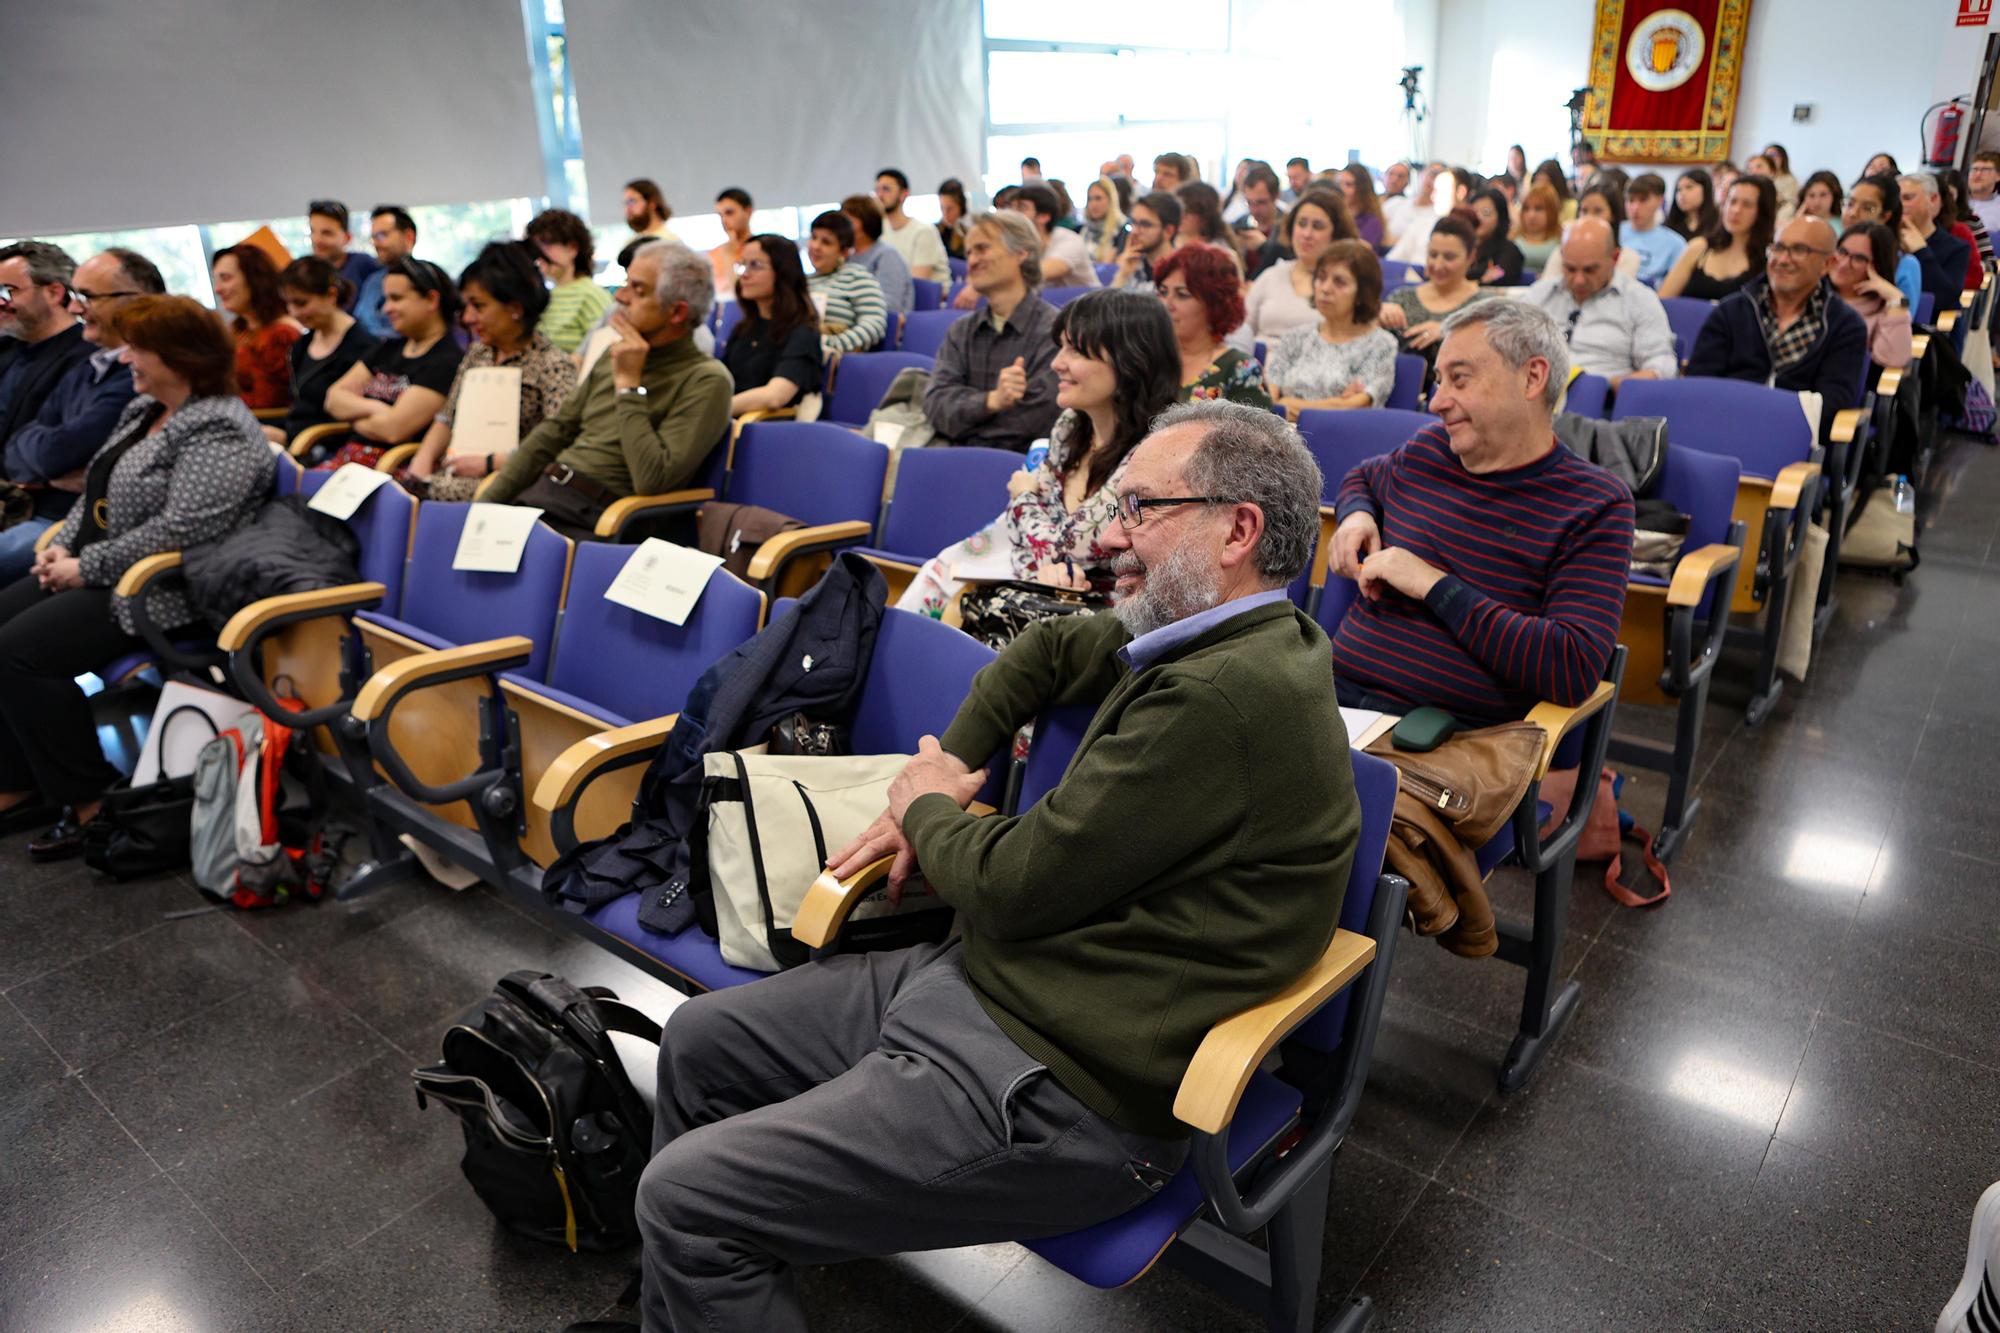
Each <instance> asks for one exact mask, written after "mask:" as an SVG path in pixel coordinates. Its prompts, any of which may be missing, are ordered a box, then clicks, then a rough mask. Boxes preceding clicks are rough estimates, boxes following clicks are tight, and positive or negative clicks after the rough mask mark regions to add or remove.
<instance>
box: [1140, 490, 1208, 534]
mask: <svg viewBox="0 0 2000 1333" xmlns="http://www.w3.org/2000/svg"><path fill="white" fill-rule="evenodd" d="M1235 503H1236V497H1235V496H1233V495H1162V496H1159V497H1157V498H1149V497H1142V496H1138V495H1134V494H1133V493H1132V492H1130V491H1126V492H1123V493H1122V494H1120V495H1119V497H1118V524H1119V526H1120V527H1123V528H1125V529H1127V530H1128V531H1129V530H1130V529H1132V528H1136V527H1138V526H1139V525H1140V524H1141V523H1144V522H1145V521H1146V511H1147V510H1148V509H1165V508H1168V507H1170V506H1173V505H1232V504H1235Z"/></svg>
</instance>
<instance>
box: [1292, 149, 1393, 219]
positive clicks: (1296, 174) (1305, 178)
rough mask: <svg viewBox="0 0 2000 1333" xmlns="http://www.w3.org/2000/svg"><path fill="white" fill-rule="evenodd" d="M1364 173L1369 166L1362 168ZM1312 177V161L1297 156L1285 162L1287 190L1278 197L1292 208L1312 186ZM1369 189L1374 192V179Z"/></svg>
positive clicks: (1370, 182) (1369, 183)
mask: <svg viewBox="0 0 2000 1333" xmlns="http://www.w3.org/2000/svg"><path fill="white" fill-rule="evenodd" d="M1362 174H1364V175H1366V174H1367V168H1365V167H1364V168H1362ZM1312 178H1313V169H1312V163H1311V162H1310V161H1308V160H1307V159H1305V158H1303V157H1295V158H1292V159H1290V160H1289V161H1287V162H1286V163H1285V192H1284V193H1283V194H1282V195H1280V196H1278V197H1279V200H1280V201H1281V202H1282V203H1283V204H1284V205H1285V207H1286V208H1290V207H1291V206H1292V205H1293V204H1295V203H1297V202H1298V201H1299V196H1300V195H1302V194H1304V193H1305V192H1306V191H1307V190H1308V189H1309V188H1311V186H1312ZM1368 189H1369V191H1370V192H1371V193H1373V191H1374V189H1375V182H1374V181H1372V180H1371V181H1369V182H1368Z"/></svg>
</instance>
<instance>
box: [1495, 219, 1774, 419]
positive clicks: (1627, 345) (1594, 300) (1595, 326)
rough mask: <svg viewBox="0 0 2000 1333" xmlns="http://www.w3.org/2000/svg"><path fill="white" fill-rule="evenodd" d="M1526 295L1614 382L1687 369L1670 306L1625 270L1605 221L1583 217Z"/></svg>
mask: <svg viewBox="0 0 2000 1333" xmlns="http://www.w3.org/2000/svg"><path fill="white" fill-rule="evenodd" d="M1765 188H1766V189H1769V188H1770V186H1769V183H1768V182H1767V183H1766V185H1765ZM1521 299H1522V300H1524V301H1526V302H1527V303H1528V304H1530V305H1533V306H1535V307H1536V308H1538V309H1540V310H1542V311H1544V312H1546V313H1547V314H1548V315H1549V317H1550V318H1551V319H1553V320H1555V322H1556V327H1557V328H1559V329H1562V330H1564V331H1565V332H1564V335H1563V336H1564V340H1565V341H1566V342H1567V343H1568V344H1569V357H1568V359H1569V360H1570V361H1572V362H1573V363H1574V364H1576V365H1577V366H1579V367H1581V368H1582V369H1583V370H1585V371H1587V372H1589V373H1590V374H1592V375H1602V376H1604V377H1605V378H1606V379H1608V380H1610V381H1611V383H1612V384H1613V385H1614V386H1615V385H1618V384H1622V383H1624V382H1625V381H1626V380H1628V379H1660V380H1670V379H1672V378H1674V377H1675V376H1676V375H1678V374H1679V373H1680V356H1679V354H1678V352H1677V351H1676V349H1675V347H1674V331H1673V329H1672V328H1671V327H1670V326H1669V325H1668V324H1667V309H1666V307H1665V306H1663V305H1661V304H1660V298H1659V297H1658V296H1656V295H1654V293H1653V289H1652V288H1650V287H1648V286H1646V285H1645V284H1644V283H1642V282H1640V281H1639V280H1638V279H1637V278H1635V277H1632V276H1631V275H1629V274H1626V273H1620V272H1619V271H1618V242H1617V241H1616V240H1615V239H1614V238H1613V235H1612V231H1611V227H1610V224H1608V223H1606V222H1605V221H1604V220H1603V219H1602V218H1578V219H1577V220H1576V223H1575V225H1573V226H1571V227H1570V229H1569V238H1568V239H1567V240H1565V241H1564V242H1563V248H1562V265H1561V267H1560V268H1559V269H1558V270H1556V271H1552V272H1550V273H1547V274H1544V275H1543V277H1542V279H1541V281H1539V282H1537V283H1536V284H1535V285H1534V286H1533V287H1530V288H1529V289H1528V290H1527V291H1526V292H1525V293H1523V294H1522V297H1521ZM1566 384H1567V381H1565V385H1566Z"/></svg>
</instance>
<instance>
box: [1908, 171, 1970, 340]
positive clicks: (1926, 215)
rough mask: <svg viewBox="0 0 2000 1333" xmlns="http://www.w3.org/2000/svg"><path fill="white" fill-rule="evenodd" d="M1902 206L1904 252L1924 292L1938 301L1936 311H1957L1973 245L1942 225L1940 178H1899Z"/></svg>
mask: <svg viewBox="0 0 2000 1333" xmlns="http://www.w3.org/2000/svg"><path fill="white" fill-rule="evenodd" d="M1897 184H1898V185H1899V186H1900V187H1901V190H1902V203H1903V230H1902V242H1903V249H1904V250H1905V251H1907V252H1908V253H1909V254H1910V255H1911V256H1913V257H1914V258H1915V259H1916V261H1917V269H1918V272H1919V273H1921V274H1922V281H1923V289H1924V290H1925V291H1927V292H1929V293H1930V294H1931V295H1932V296H1934V297H1936V298H1937V311H1938V313H1939V314H1943V313H1944V312H1945V311H1947V310H1956V309H1958V294H1959V293H1960V292H1962V291H1964V290H1965V276H1966V270H1967V268H1968V266H1969V264H1970V261H1971V256H1972V246H1971V244H1970V243H1968V242H1966V241H1963V240H1960V239H1959V238H1958V237H1956V236H1954V235H1952V234H1951V231H1950V230H1949V229H1948V228H1947V227H1946V226H1943V225H1941V224H1940V222H1939V219H1938V213H1939V200H1938V185H1937V177H1935V176H1933V175H1931V174H1930V173H1928V172H1913V173H1911V174H1909V175H1905V176H1902V177H1900V178H1899V179H1898V181H1897Z"/></svg>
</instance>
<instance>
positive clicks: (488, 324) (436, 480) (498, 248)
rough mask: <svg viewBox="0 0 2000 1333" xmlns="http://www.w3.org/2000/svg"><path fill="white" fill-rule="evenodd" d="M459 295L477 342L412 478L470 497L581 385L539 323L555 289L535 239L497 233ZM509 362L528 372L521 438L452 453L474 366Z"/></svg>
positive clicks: (433, 492) (444, 495)
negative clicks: (462, 396)
mask: <svg viewBox="0 0 2000 1333" xmlns="http://www.w3.org/2000/svg"><path fill="white" fill-rule="evenodd" d="M458 296H459V300H460V301H461V302H463V303H464V306H465V316H464V318H463V320H462V321H461V322H462V323H463V324H464V325H465V330H466V332H468V333H470V334H471V335H472V339H473V341H472V346H471V348H469V349H468V350H467V351H466V353H465V357H464V359H463V360H461V361H460V362H459V363H458V373H457V374H455V375H454V376H453V377H452V381H451V392H450V393H448V394H446V395H445V400H444V406H443V407H442V408H440V409H439V410H438V414H437V419H436V420H435V421H433V422H432V423H431V428H430V429H429V430H427V431H425V432H424V438H423V445H422V447H421V448H419V449H418V450H417V452H416V455H415V456H414V457H413V458H411V460H410V465H409V469H408V471H407V473H406V474H405V477H404V484H405V485H406V486H408V487H409V488H410V489H411V490H412V491H414V492H416V493H417V494H418V495H420V496H422V497H423V498H424V499H427V500H470V499H471V498H472V495H473V492H474V491H477V490H478V489H479V483H480V481H481V480H483V479H484V478H485V477H486V476H487V475H489V474H490V473H492V472H495V471H497V470H498V469H499V468H500V467H501V466H502V465H503V464H505V463H506V461H507V460H508V459H509V458H510V457H512V456H513V453H514V449H515V446H516V445H517V444H518V443H519V441H520V440H524V439H526V438H527V437H528V435H529V433H530V432H532V431H533V430H534V429H535V427H537V426H539V425H541V424H542V423H543V422H544V421H547V420H549V419H550V418H552V417H554V416H555V415H556V413H557V412H558V411H560V410H561V408H562V405H563V403H564V401H565V400H567V399H568V398H569V396H570V394H572V393H574V392H575V391H576V362H574V361H572V360H570V359H569V357H567V356H565V355H564V354H563V352H562V349H561V348H559V347H557V346H556V345H555V344H554V343H552V342H550V341H549V339H548V336H547V335H546V334H544V333H543V332H542V331H541V330H540V329H539V328H538V327H537V324H538V322H539V321H540V319H541V317H542V314H543V312H545V311H546V310H547V309H548V305H549V292H548V289H547V288H546V287H544V286H543V285H542V275H541V272H540V270H539V269H538V268H537V267H536V260H535V256H534V253H533V251H532V249H531V248H530V247H529V246H528V245H526V244H525V243H523V242H520V241H494V242H492V243H491V244H489V245H488V246H486V248H485V249H483V250H481V251H480V252H479V257H478V258H476V259H474V260H473V261H472V263H471V264H469V265H467V266H466V269H465V272H463V273H461V274H459V275H458ZM505 366H514V367H518V368H519V370H520V372H521V398H520V415H519V418H518V424H517V427H516V434H515V439H513V440H510V441H508V442H507V443H506V444H505V445H504V446H503V447H501V448H499V449H497V450H496V451H495V452H493V453H491V454H486V455H479V454H471V453H461V454H460V455H458V456H457V457H448V456H447V454H448V452H449V450H450V449H451V439H452V419H453V418H454V417H455V416H456V415H457V412H458V395H459V391H460V390H461V389H463V388H464V387H465V376H466V372H467V371H472V370H479V369H482V368H486V367H505Z"/></svg>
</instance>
